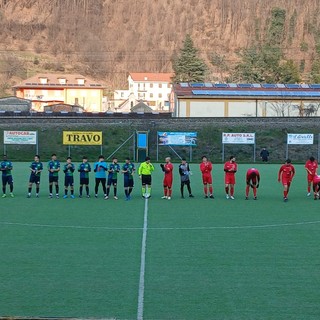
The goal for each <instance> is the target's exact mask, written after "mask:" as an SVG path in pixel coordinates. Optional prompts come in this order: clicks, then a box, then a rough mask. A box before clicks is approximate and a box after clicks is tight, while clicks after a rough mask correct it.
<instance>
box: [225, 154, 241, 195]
mask: <svg viewBox="0 0 320 320" xmlns="http://www.w3.org/2000/svg"><path fill="white" fill-rule="evenodd" d="M223 170H224V172H225V178H224V182H225V190H226V198H227V199H232V200H234V185H235V184H236V177H235V174H236V172H237V170H238V165H237V164H236V157H235V156H231V157H230V160H229V161H227V162H226V163H225V164H224V168H223ZM229 192H230V193H229Z"/></svg>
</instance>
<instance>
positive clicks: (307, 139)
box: [287, 133, 313, 144]
mask: <svg viewBox="0 0 320 320" xmlns="http://www.w3.org/2000/svg"><path fill="white" fill-rule="evenodd" d="M287 144H313V133H288V135H287Z"/></svg>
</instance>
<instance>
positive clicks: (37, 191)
mask: <svg viewBox="0 0 320 320" xmlns="http://www.w3.org/2000/svg"><path fill="white" fill-rule="evenodd" d="M39 190H40V188H39V187H37V188H36V193H39ZM30 192H31V188H30ZM30 192H29V193H30Z"/></svg>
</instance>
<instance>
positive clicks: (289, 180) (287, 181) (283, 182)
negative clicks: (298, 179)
mask: <svg viewBox="0 0 320 320" xmlns="http://www.w3.org/2000/svg"><path fill="white" fill-rule="evenodd" d="M291 181H292V180H291V179H282V184H283V185H284V186H290V184H291Z"/></svg>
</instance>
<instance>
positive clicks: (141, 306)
mask: <svg viewBox="0 0 320 320" xmlns="http://www.w3.org/2000/svg"><path fill="white" fill-rule="evenodd" d="M147 231H148V198H146V199H145V203H144V217H143V233H142V244H141V263H140V280H139V296H138V310H137V320H143V309H144V276H145V268H146V246H147Z"/></svg>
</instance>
